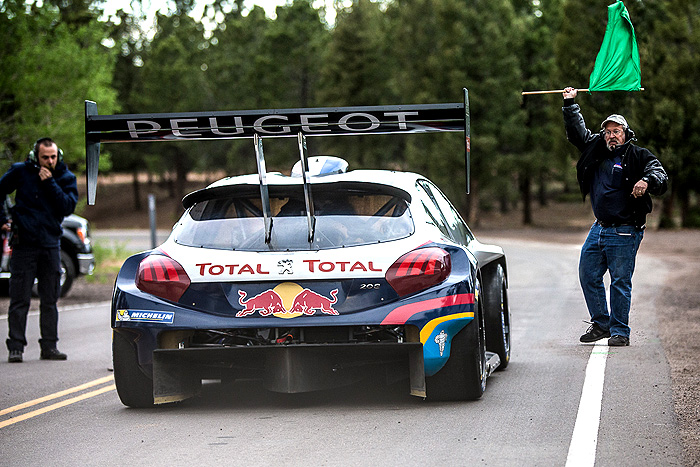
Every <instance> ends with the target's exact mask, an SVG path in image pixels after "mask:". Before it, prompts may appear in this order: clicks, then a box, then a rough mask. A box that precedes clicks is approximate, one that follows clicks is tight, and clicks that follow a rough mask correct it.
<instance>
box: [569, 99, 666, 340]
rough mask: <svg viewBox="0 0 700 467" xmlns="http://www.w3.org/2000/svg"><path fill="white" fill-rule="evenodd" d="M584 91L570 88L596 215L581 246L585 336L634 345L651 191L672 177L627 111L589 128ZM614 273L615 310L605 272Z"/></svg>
mask: <svg viewBox="0 0 700 467" xmlns="http://www.w3.org/2000/svg"><path fill="white" fill-rule="evenodd" d="M577 94H578V91H577V90H576V89H574V88H572V87H567V88H565V89H564V92H563V97H564V107H563V109H562V110H563V112H564V125H565V128H566V136H567V138H568V140H569V142H571V143H572V144H573V145H574V146H576V148H577V149H578V150H579V151H580V152H581V156H580V158H579V160H578V163H577V165H576V175H577V179H578V183H579V187H580V189H581V194H582V195H583V198H584V199H585V198H586V196H587V195H589V194H590V197H591V205H592V207H593V213H594V214H595V216H596V221H595V223H594V224H593V226H592V227H591V229H590V231H589V233H588V237H587V238H586V241H585V243H584V244H583V247H582V248H581V258H580V261H579V280H580V282H581V288H582V289H583V295H584V297H585V299H586V305H587V307H588V312H589V314H590V316H591V321H592V323H591V326H590V327H589V328H588V330H587V332H586V333H585V334H583V335H582V336H581V339H580V340H581V342H595V341H597V340H599V339H603V338H606V337H608V338H609V339H608V345H611V346H627V345H629V336H630V328H629V324H628V323H629V311H630V303H631V299H632V274H633V272H634V265H635V259H636V255H637V250H638V249H639V245H640V243H641V241H642V237H643V236H644V228H645V224H646V215H647V214H648V213H650V212H651V209H652V201H651V196H649V195H650V193H651V194H654V195H661V194H663V193H664V192H665V191H666V185H667V180H668V177H667V175H666V172H665V171H664V168H663V167H662V166H661V163H660V162H659V160H658V159H657V158H656V157H655V156H654V155H653V154H652V153H651V152H650V151H649V150H648V149H645V148H642V147H639V146H636V145H635V144H632V141H635V140H636V139H635V136H634V132H633V131H632V130H631V129H630V127H629V125H628V124H627V120H625V118H624V117H623V116H622V115H617V114H613V115H610V116H609V117H608V118H606V119H605V120H604V121H603V122H602V123H601V125H600V128H601V129H600V131H599V132H596V133H593V132H591V131H590V130H589V129H587V128H586V124H585V121H584V119H583V116H582V115H581V108H580V107H579V105H578V104H576V103H575V102H574V99H575V98H576V96H577ZM606 272H609V273H610V280H611V284H610V311H609V312H608V304H607V299H606V293H605V286H604V284H603V276H604V275H605V273H606Z"/></svg>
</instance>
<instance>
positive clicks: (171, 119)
mask: <svg viewBox="0 0 700 467" xmlns="http://www.w3.org/2000/svg"><path fill="white" fill-rule="evenodd" d="M469 127H470V118H469V92H468V91H467V89H464V102H459V103H449V104H419V105H388V106H363V107H322V108H300V109H268V110H241V111H223V112H179V113H157V114H122V115H99V114H98V112H97V104H96V103H95V102H92V101H85V157H86V166H87V173H86V176H87V191H88V204H90V205H93V204H95V197H96V192H97V168H98V165H99V159H100V144H101V143H124V142H152V141H195V140H216V139H238V138H252V139H253V140H254V147H255V154H256V159H257V164H258V175H259V177H260V195H261V197H262V200H263V207H265V205H266V204H269V197H268V196H267V182H266V180H265V174H266V169H265V158H264V155H263V146H262V140H263V139H265V138H294V137H296V138H297V139H298V145H299V157H300V159H301V164H302V168H303V170H302V178H303V182H304V192H305V194H306V195H307V196H306V200H307V213H309V237H310V238H312V237H313V225H312V224H313V223H314V221H315V219H313V217H314V216H313V204H312V203H311V204H309V203H310V201H311V196H310V195H311V193H310V189H309V186H308V183H307V180H306V161H307V153H306V138H307V137H316V136H342V135H366V134H411V133H431V132H446V131H447V132H463V133H464V155H465V166H466V171H467V174H466V175H467V177H466V179H467V187H466V189H467V193H469V191H470V161H469V159H470V129H469ZM264 211H268V210H267V209H264ZM264 214H265V215H264V217H265V226H266V239H267V240H269V235H270V232H271V228H272V219H271V218H269V216H268V214H269V213H267V212H266V213H264Z"/></svg>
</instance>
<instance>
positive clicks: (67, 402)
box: [0, 384, 117, 428]
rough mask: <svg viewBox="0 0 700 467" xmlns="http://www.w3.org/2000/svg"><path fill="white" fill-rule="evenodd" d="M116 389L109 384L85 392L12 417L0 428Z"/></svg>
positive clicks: (1, 424)
mask: <svg viewBox="0 0 700 467" xmlns="http://www.w3.org/2000/svg"><path fill="white" fill-rule="evenodd" d="M116 388H117V387H116V386H115V385H114V384H110V385H109V386H105V387H103V388H100V389H97V390H95V391H92V392H87V393H85V394H81V395H80V396H76V397H73V398H72V399H66V400H64V401H61V402H56V403H55V404H51V405H49V406H46V407H44V408H42V409H38V410H35V411H33V412H28V413H25V414H24V415H20V416H19V417H14V418H11V419H9V420H5V421H4V422H0V428H5V427H6V426H8V425H12V424H14V423H18V422H21V421H24V420H27V419H28V418H32V417H36V416H37V415H41V414H44V413H46V412H51V411H52V410H56V409H60V408H61V407H65V406H67V405H70V404H74V403H76V402H80V401H82V400H85V399H89V398H91V397H95V396H99V395H100V394H104V393H105V392H109V391H113V390H115V389H116Z"/></svg>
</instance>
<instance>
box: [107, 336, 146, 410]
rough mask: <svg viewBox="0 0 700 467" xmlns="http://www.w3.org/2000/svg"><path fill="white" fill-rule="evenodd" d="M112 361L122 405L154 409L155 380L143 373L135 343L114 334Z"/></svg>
mask: <svg viewBox="0 0 700 467" xmlns="http://www.w3.org/2000/svg"><path fill="white" fill-rule="evenodd" d="M112 361H113V363H114V383H115V384H116V386H117V394H118V395H119V399H120V400H121V401H122V404H124V405H126V406H128V407H134V408H147V407H153V405H154V404H153V380H152V379H151V378H149V377H148V376H146V375H145V374H144V373H143V371H141V367H139V363H138V355H137V352H136V346H135V345H134V343H133V342H132V341H130V340H129V339H127V337H126V336H124V335H123V334H122V333H120V332H117V331H114V332H113V338H112Z"/></svg>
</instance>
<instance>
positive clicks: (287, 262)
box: [192, 259, 384, 280]
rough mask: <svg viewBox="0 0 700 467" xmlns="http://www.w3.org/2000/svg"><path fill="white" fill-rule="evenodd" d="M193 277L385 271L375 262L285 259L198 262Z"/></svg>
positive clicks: (220, 277)
mask: <svg viewBox="0 0 700 467" xmlns="http://www.w3.org/2000/svg"><path fill="white" fill-rule="evenodd" d="M192 272H193V278H207V279H208V280H211V279H214V278H218V279H223V278H227V277H231V276H233V277H235V278H236V279H237V280H240V279H244V278H258V279H259V278H260V277H261V276H267V277H265V279H266V280H269V279H270V278H271V277H273V276H285V275H296V276H297V277H300V276H301V277H311V276H319V275H323V276H327V275H330V274H336V275H337V274H347V275H357V274H362V275H363V277H366V275H367V273H372V274H382V273H383V272H384V270H383V269H382V268H381V267H378V266H376V265H375V262H374V261H323V260H320V259H303V260H291V259H282V260H279V261H273V262H270V263H269V264H268V263H225V262H213V261H212V262H205V261H197V262H195V263H194V268H192Z"/></svg>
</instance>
